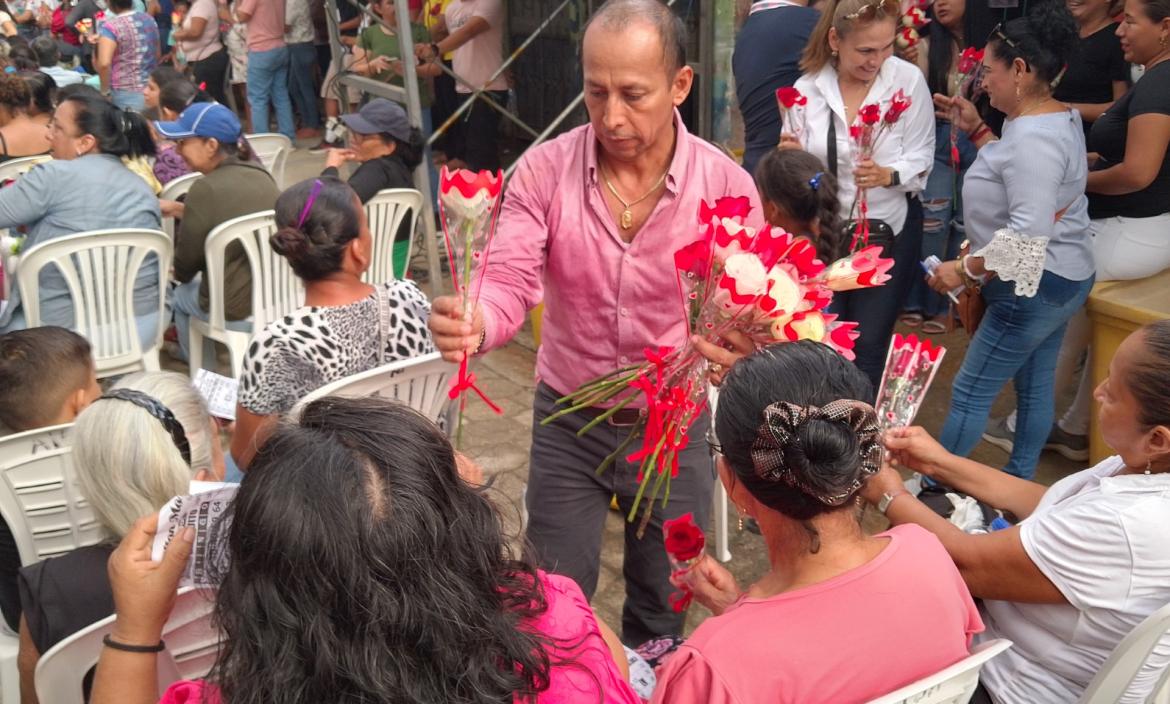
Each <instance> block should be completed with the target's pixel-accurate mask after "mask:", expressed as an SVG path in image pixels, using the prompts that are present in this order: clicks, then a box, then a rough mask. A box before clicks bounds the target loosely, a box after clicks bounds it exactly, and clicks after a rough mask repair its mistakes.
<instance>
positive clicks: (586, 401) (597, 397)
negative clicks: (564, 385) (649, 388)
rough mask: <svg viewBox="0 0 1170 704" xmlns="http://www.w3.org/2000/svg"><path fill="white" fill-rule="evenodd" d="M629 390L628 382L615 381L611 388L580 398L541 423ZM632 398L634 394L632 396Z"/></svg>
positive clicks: (592, 405) (546, 423) (594, 404)
mask: <svg viewBox="0 0 1170 704" xmlns="http://www.w3.org/2000/svg"><path fill="white" fill-rule="evenodd" d="M627 390H628V385H627V384H616V383H615V384H614V385H613V386H612V387H611V388H607V389H604V390H602V391H598V392H596V393H594V394H593V395H591V396H588V397H585V398H583V399H580V400H578V401H577V403H575V404H574V405H572V406H569V407H568V408H562V409H561V410H559V411H557V412H556V413H553V414H552V415H550V416H548V417H546V418H545V419H544V420H542V421H540V424H541V425H548V424H549V423H551V422H553V421H554V420H556V419H558V418H560V417H562V416H567V415H569V414H570V413H576V412H577V411H580V410H583V409H586V408H592V407H594V406H596V405H598V404H599V403H604V402H605V401H608V400H610V399H612V398H614V397H615V396H617V395H618V394H621V393H623V392H625V391H627ZM631 398H632V396H631Z"/></svg>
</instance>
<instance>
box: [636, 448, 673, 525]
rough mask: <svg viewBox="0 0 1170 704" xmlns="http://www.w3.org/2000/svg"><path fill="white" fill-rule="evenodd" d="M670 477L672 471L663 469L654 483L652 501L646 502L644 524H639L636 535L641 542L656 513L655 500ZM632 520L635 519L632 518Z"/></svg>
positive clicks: (651, 493) (643, 516) (651, 494)
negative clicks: (651, 518) (652, 516)
mask: <svg viewBox="0 0 1170 704" xmlns="http://www.w3.org/2000/svg"><path fill="white" fill-rule="evenodd" d="M655 457H657V455H656V456H655ZM651 468H653V466H651ZM669 476H670V470H668V469H666V468H663V470H662V471H661V472H659V473H658V481H656V482H654V490H653V491H651V492H650V500H649V501H647V502H646V511H645V512H644V513H643V514H642V522H641V523H639V524H638V531H637V532H636V533H635V535H637V536H638V540H641V539H642V537H643V536H645V535H646V526H648V525H650V517H651V515H652V514H653V513H654V500H655V499H657V498H658V492H659V490H661V489H662V483H663V482H666V480H667V478H668V477H669ZM669 485H670V483H669V482H667V486H669ZM631 513H632V512H631ZM631 520H633V519H632V518H631Z"/></svg>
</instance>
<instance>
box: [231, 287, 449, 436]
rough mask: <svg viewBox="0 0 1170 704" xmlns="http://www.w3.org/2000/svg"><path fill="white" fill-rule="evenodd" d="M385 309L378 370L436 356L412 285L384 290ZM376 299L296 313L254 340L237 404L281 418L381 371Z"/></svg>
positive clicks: (422, 301)
mask: <svg viewBox="0 0 1170 704" xmlns="http://www.w3.org/2000/svg"><path fill="white" fill-rule="evenodd" d="M383 286H384V287H385V299H386V302H387V307H388V309H389V316H390V321H389V326H388V331H389V332H388V335H387V337H386V350H385V355H384V356H383V358H382V364H389V363H391V362H396V361H399V360H403V359H410V358H411V357H417V356H419V355H424V354H428V353H430V352H434V351H435V347H434V345H433V344H432V343H431V336H430V333H429V332H428V331H427V318H428V317H429V316H430V312H431V306H430V303H429V302H428V301H427V299H426V296H425V295H423V292H422V291H420V290H419V289H418V287H417V286H416V285H415V284H414V282H413V281H401V280H395V281H389V282H387V283H385V284H383ZM378 319H379V315H378V301H377V297H376V296H375V295H374V294H370V296H368V297H367V298H363V299H362V300H360V301H357V302H355V303H350V304H349V305H344V306H334V307H304V308H299V309H297V310H296V311H295V312H293V313H292V314H290V315H287V316H285V317H284V318H283V319H281V320H276V321H273V322H271V323H269V324H268V327H266V328H265V329H264V330H263V331H262V332H261V333H260V334H258V335H256V336H255V337H253V338H252V344H250V345H249V346H248V353H247V354H246V355H244V370H243V373H242V374H241V375H240V392H239V403H240V405H241V406H243V407H244V408H246V409H247V410H249V411H250V412H252V413H255V414H256V415H271V414H275V413H284V412H286V411H288V410H289V409H291V408H292V407H293V406H294V405H296V403H297V401H299V400H300V399H301V398H303V397H304V396H305V395H306V394H308V393H310V392H312V391H315V390H317V389H319V388H320V387H322V386H324V385H325V384H328V383H330V382H333V381H336V380H338V379H341V378H344V377H347V376H350V375H351V374H357V373H359V372H364V371H366V370H369V369H373V368H374V367H376V366H378Z"/></svg>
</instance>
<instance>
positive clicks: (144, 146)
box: [61, 93, 155, 158]
mask: <svg viewBox="0 0 1170 704" xmlns="http://www.w3.org/2000/svg"><path fill="white" fill-rule="evenodd" d="M65 103H71V104H72V105H73V107H74V109H76V110H77V127H78V129H80V130H81V133H82V134H91V135H93V137H94V139H96V140H97V143H98V151H100V152H101V153H102V154H112V155H114V156H117V157H130V158H135V157H139V156H153V155H154V153H155V145H154V137H152V136H151V134H150V127H149V126H148V125H147V124H146V120H145V118H143V117H142V115H139V114H138V113H136V112H134V111H133V110H123V109H122V108H119V107H116V106H115V105H114V104H113V103H111V102H110V101H108V100H105V99H104V98H101V97H98V98H95V97H93V96H91V95H87V94H84V93H80V94H78V93H75V94H73V95H70V96H69V97H68V98H65V99H64V100H62V101H61V105H64V104H65Z"/></svg>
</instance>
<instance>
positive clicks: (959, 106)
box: [934, 93, 983, 134]
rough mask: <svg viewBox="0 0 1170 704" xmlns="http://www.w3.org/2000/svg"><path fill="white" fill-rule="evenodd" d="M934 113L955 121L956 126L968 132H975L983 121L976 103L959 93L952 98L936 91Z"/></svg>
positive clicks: (936, 115) (941, 117)
mask: <svg viewBox="0 0 1170 704" xmlns="http://www.w3.org/2000/svg"><path fill="white" fill-rule="evenodd" d="M934 114H935V117H938V118H940V119H943V120H949V121H951V122H953V123H955V126H956V127H958V128H959V129H961V130H963V131H964V132H966V133H967V134H970V133H972V132H974V131H975V130H976V129H977V128H978V127H979V125H980V124H982V123H983V118H981V117H979V111H978V110H976V109H975V104H974V103H972V102H971V101H970V100H967V99H966V98H964V97H962V96H958V95H956V96H955V97H953V98H952V97H949V96H946V95H942V94H941V93H935V94H934Z"/></svg>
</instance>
